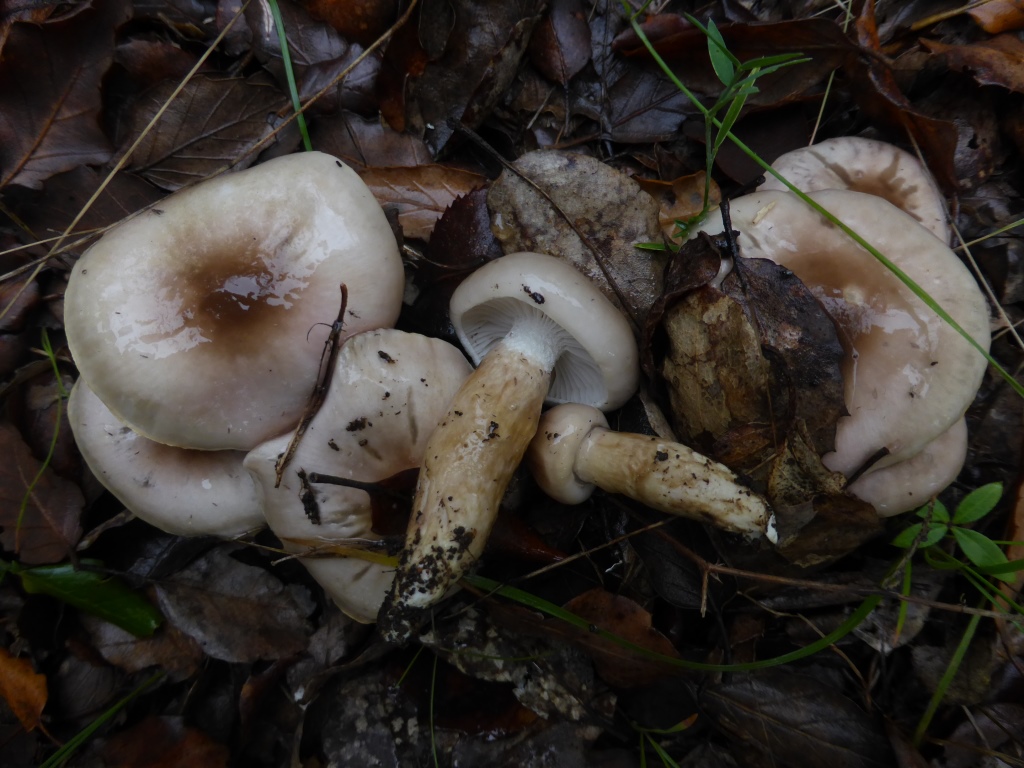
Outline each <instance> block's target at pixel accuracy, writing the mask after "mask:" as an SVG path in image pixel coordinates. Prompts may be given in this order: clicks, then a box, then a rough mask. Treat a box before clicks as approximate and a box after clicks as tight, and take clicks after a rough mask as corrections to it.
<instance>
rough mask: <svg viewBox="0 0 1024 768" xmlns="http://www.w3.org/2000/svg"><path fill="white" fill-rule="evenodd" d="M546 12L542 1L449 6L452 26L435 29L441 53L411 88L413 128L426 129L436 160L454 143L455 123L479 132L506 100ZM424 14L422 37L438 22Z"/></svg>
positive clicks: (464, 1) (459, 1)
mask: <svg viewBox="0 0 1024 768" xmlns="http://www.w3.org/2000/svg"><path fill="white" fill-rule="evenodd" d="M445 5H447V4H445ZM542 6H543V3H542V2H541V1H540V0H508V2H503V3H479V2H474V0H451V2H450V9H449V12H450V14H451V15H452V20H453V22H454V24H453V26H450V27H449V26H448V25H447V24H444V25H442V26H440V27H438V28H437V31H438V32H440V33H441V34H439V35H436V37H437V38H438V40H439V43H438V44H437V47H439V48H440V49H441V50H442V51H443V52H442V53H440V55H439V56H438V57H436V58H434V60H432V61H430V62H429V63H427V64H426V66H425V67H424V69H423V73H422V75H420V76H419V77H418V78H416V79H415V81H413V82H412V83H411V84H410V88H411V96H410V99H411V100H412V101H413V103H414V104H415V107H416V111H417V112H418V118H417V119H416V120H413V121H412V122H413V123H414V124H418V125H420V126H422V127H423V128H424V129H425V133H424V140H425V141H426V142H427V145H428V146H429V147H430V149H431V152H433V153H434V154H435V155H437V154H438V153H439V152H440V151H441V150H442V149H443V148H444V147H445V145H446V144H447V143H448V141H449V139H451V137H452V135H453V133H454V130H455V129H454V127H453V125H452V122H454V123H463V124H464V125H466V126H468V127H470V128H476V127H478V126H479V125H480V124H481V123H482V122H483V121H484V119H485V118H486V117H487V116H488V115H489V114H490V112H491V110H492V109H493V108H494V105H495V104H497V103H498V100H499V99H500V98H501V97H502V96H503V95H504V94H505V91H506V89H507V88H508V86H509V84H510V83H511V82H512V78H513V77H515V74H516V70H517V69H518V67H519V60H520V59H521V58H522V56H523V53H524V52H525V50H526V45H527V43H528V42H529V40H530V34H531V33H532V31H533V27H534V25H535V24H536V23H537V21H538V20H539V18H540V17H539V15H538V14H539V13H540V9H541V7H542ZM425 13H426V12H425V11H421V14H420V24H421V28H420V35H421V37H422V36H423V35H424V27H429V26H433V25H437V24H438V21H439V19H438V18H437V17H431V16H430V15H429V14H427V15H424V14H425ZM427 34H428V36H429V32H428V33H427ZM428 39H429V37H428Z"/></svg>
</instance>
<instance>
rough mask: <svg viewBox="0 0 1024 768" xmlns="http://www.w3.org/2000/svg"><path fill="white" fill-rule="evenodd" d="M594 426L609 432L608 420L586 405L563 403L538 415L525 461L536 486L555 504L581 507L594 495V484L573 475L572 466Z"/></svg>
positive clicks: (573, 468) (573, 469) (574, 472)
mask: <svg viewBox="0 0 1024 768" xmlns="http://www.w3.org/2000/svg"><path fill="white" fill-rule="evenodd" d="M595 427H602V428H604V429H608V420H607V419H606V418H605V417H604V414H603V413H601V412H600V411H599V410H597V409H596V408H592V407H591V406H589V405H580V404H579V403H565V404H563V405H559V406H556V407H555V408H552V409H551V410H549V411H547V412H545V413H544V415H543V416H541V418H540V425H539V426H538V427H537V436H536V437H535V438H534V439H533V441H532V442H531V443H530V447H529V448H528V449H527V451H526V461H527V464H528V466H529V467H530V472H531V473H532V474H533V478H534V479H535V480H536V481H537V485H538V486H540V489H541V490H542V491H544V493H546V494H547V495H548V496H550V497H551V498H553V499H554V500H555V501H560V502H562V503H563V504H582V503H583V502H584V501H586V500H587V499H589V498H590V495H591V494H592V493H593V492H594V488H595V486H594V484H593V483H585V482H582V481H581V480H580V479H579V477H577V476H576V471H575V465H576V457H577V455H578V453H579V449H580V446H581V445H582V444H583V441H584V440H585V439H586V438H587V435H589V434H590V432H591V430H593V429H594V428H595Z"/></svg>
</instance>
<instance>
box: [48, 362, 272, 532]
mask: <svg viewBox="0 0 1024 768" xmlns="http://www.w3.org/2000/svg"><path fill="white" fill-rule="evenodd" d="M68 419H69V421H70V422H71V429H72V431H73V432H74V434H75V442H76V443H77V444H78V450H79V451H80V452H81V454H82V458H83V459H85V463H86V464H88V465H89V469H90V470H92V473H93V474H94V475H95V476H96V479H97V480H99V481H100V482H101V483H102V484H103V486H104V487H105V488H106V489H107V490H108V491H110V492H111V493H112V494H114V496H116V497H117V499H118V500H119V501H120V502H121V503H122V504H124V505H125V507H127V508H128V509H129V510H131V511H132V512H133V513H134V514H135V516H136V517H139V518H141V519H142V520H145V521H146V522H147V523H149V524H150V525H154V526H156V527H157V528H159V529H161V530H163V531H167V532H168V533H174V534H177V535H179V536H224V537H233V536H238V535H240V534H243V533H246V532H248V531H253V530H257V529H259V528H262V527H263V525H264V523H263V513H262V511H261V508H260V501H261V500H260V493H259V490H258V489H257V488H256V484H255V483H254V482H253V479H252V478H251V477H250V476H249V473H248V472H246V471H245V469H244V468H243V467H242V460H243V459H244V458H245V454H244V453H242V452H240V451H196V450H190V449H187V448H174V447H172V446H169V445H161V444H160V443H155V442H153V441H152V440H149V439H147V438H145V437H143V436H142V435H140V434H138V433H137V432H135V431H133V430H132V429H131V428H130V427H128V426H127V425H126V424H124V422H122V421H120V420H119V419H118V418H117V417H116V416H114V414H112V413H111V412H110V410H109V409H108V408H107V407H106V406H105V405H104V404H103V402H102V401H101V400H100V399H99V398H98V397H96V395H95V394H94V393H93V392H92V390H90V389H89V387H88V386H87V385H86V383H85V381H84V380H83V379H79V380H78V381H77V382H76V383H75V386H74V389H72V390H71V398H70V399H69V400H68Z"/></svg>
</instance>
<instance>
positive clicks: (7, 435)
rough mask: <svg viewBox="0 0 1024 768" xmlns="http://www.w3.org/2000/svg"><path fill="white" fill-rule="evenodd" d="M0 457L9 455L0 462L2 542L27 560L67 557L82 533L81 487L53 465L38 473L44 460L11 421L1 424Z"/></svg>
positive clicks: (52, 560)
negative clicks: (35, 480)
mask: <svg viewBox="0 0 1024 768" xmlns="http://www.w3.org/2000/svg"><path fill="white" fill-rule="evenodd" d="M0 456H4V457H5V459H4V460H3V461H0V527H2V529H3V530H0V543H2V544H3V546H4V548H6V549H8V550H10V551H11V552H14V553H15V554H16V555H17V556H18V559H19V560H20V561H21V563H23V564H25V565H42V564H45V563H56V562H58V561H60V560H63V559H64V558H65V557H67V555H68V553H69V552H71V551H72V550H73V549H74V546H75V543H76V542H77V541H78V539H79V538H80V537H81V535H82V528H81V525H80V523H79V520H80V517H81V514H82V508H83V507H84V506H85V500H84V499H83V498H82V492H81V491H80V490H79V489H78V486H76V485H74V484H73V483H70V482H68V481H67V480H64V479H62V478H61V477H59V476H57V475H56V474H54V473H53V472H52V471H51V470H50V469H49V468H47V469H45V470H44V471H43V472H42V474H41V475H39V469H40V467H41V466H42V465H41V464H40V462H39V461H37V460H36V459H35V457H33V456H32V453H31V451H29V448H28V446H27V445H26V444H25V441H24V440H23V439H22V437H21V434H20V433H19V432H18V430H16V429H15V428H14V427H12V426H11V425H10V424H0ZM36 475H39V480H38V482H37V483H36V484H35V486H34V487H32V492H31V493H30V494H28V497H27V499H28V502H27V504H26V505H25V512H24V514H22V513H21V509H22V501H23V500H24V499H25V498H26V493H28V490H29V487H30V485H31V484H32V481H33V479H34V478H35V477H36ZM19 518H20V525H19Z"/></svg>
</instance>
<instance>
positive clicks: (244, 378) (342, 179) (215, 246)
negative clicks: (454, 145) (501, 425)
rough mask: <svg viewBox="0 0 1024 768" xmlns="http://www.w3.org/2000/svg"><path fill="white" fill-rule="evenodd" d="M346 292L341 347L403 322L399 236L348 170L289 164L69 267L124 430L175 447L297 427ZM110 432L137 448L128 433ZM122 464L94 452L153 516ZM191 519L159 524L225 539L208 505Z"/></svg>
mask: <svg viewBox="0 0 1024 768" xmlns="http://www.w3.org/2000/svg"><path fill="white" fill-rule="evenodd" d="M343 283H344V284H345V285H347V287H348V296H349V300H348V304H347V310H346V312H345V316H344V318H342V320H343V321H344V324H343V328H342V330H341V337H342V338H344V337H346V336H348V335H351V334H353V333H357V332H359V331H361V330H365V329H370V328H377V327H382V326H390V325H392V324H393V323H394V321H395V319H396V318H397V316H398V312H399V309H400V307H401V299H402V291H403V285H404V274H403V269H402V263H401V258H400V257H399V254H398V248H397V245H396V242H395V238H394V236H393V234H392V231H391V228H390V226H389V225H388V223H387V220H386V218H385V216H384V214H383V212H382V210H381V209H380V207H379V206H378V205H377V203H376V201H375V200H374V198H373V195H372V194H371V192H370V191H369V189H368V188H367V187H366V185H365V184H363V183H362V181H360V179H359V178H358V176H357V175H356V174H355V172H354V171H352V170H351V169H350V168H348V167H347V166H345V165H344V164H343V163H341V161H339V160H337V159H335V158H333V157H331V156H329V155H325V154H322V153H319V152H310V153H305V154H300V155H290V156H287V157H281V158H277V159H275V160H271V161H268V162H266V163H263V164H262V165H259V166H257V167H255V168H251V169H248V170H245V171H241V172H238V173H233V174H227V175H224V176H221V177H218V178H215V179H212V180H209V181H206V182H203V183H201V184H199V185H197V186H195V187H193V188H191V189H187V190H184V191H181V192H178V193H176V194H174V195H172V196H170V197H168V198H167V199H166V200H164V201H162V202H161V203H160V204H159V206H158V207H156V208H153V209H151V210H149V211H146V212H143V213H141V214H139V215H138V216H136V217H135V218H133V219H130V220H128V221H127V222H125V223H123V224H121V225H119V226H117V227H115V228H114V229H112V230H110V231H109V232H108V233H107V234H105V235H104V236H103V237H102V238H101V239H100V240H99V241H98V242H97V243H96V244H95V245H93V246H92V247H91V248H90V249H89V250H88V251H87V252H86V253H85V254H83V255H82V257H81V259H79V261H78V263H77V264H76V266H75V268H74V270H73V271H72V274H71V278H70V282H69V284H68V288H67V292H66V295H65V305H64V306H65V325H66V330H67V337H68V345H69V347H70V348H71V352H72V354H73V356H74V358H75V362H76V364H77V365H78V368H79V370H80V372H81V376H82V379H83V380H84V381H85V382H86V384H87V385H88V386H89V388H90V389H91V390H92V391H93V392H95V394H96V397H98V399H99V401H100V402H102V404H103V405H104V406H105V407H106V408H107V409H109V411H110V412H111V413H112V414H113V416H115V417H116V418H117V420H119V421H120V422H123V424H124V425H125V426H127V427H129V428H130V429H132V430H134V431H135V432H137V433H138V434H139V435H142V436H144V437H145V438H147V439H149V440H151V441H153V442H154V443H156V444H160V445H163V446H173V447H175V448H180V449H189V450H191V449H196V450H204V451H222V450H224V451H229V452H232V454H233V453H234V452H236V451H246V450H249V449H251V448H253V447H255V446H256V445H258V444H259V443H261V442H262V441H264V440H267V439H270V438H272V437H274V436H276V435H279V434H281V433H283V432H285V431H287V430H289V429H292V428H293V427H295V425H296V424H297V423H298V421H299V419H300V417H301V416H302V414H303V409H304V408H305V407H306V403H307V400H308V399H309V395H310V391H311V390H312V388H313V386H314V384H315V382H316V380H317V376H318V370H319V364H320V358H321V355H322V353H323V351H324V343H325V340H326V339H327V338H328V337H329V334H330V333H331V322H332V321H333V320H334V319H335V318H336V317H337V316H338V312H339V306H340V305H341V303H342V299H341V285H342V284H343ZM83 391H84V390H83ZM101 420H103V421H104V424H106V423H107V421H109V418H108V417H101ZM91 421H93V422H94V426H95V421H96V418H93V417H91ZM104 429H106V431H107V432H110V433H111V439H120V440H121V441H122V442H124V438H123V437H121V438H117V436H116V434H115V433H119V430H120V428H115V427H113V426H106V427H104ZM82 430H83V427H82V425H79V426H76V428H75V431H76V436H77V437H78V439H79V441H80V442H81V443H82V444H83V445H85V444H87V443H88V444H91V445H94V444H95V441H96V440H97V439H98V438H99V436H98V435H97V434H96V433H93V434H92V436H86V435H85V434H84V433H83V431H82ZM140 444H141V443H140ZM117 452H118V451H115V453H117ZM119 452H120V453H122V454H123V453H124V452H125V451H124V450H120V451H119ZM172 453H173V450H171V449H168V450H167V451H162V452H161V455H162V456H167V455H169V454H172ZM109 455H110V452H104V451H100V450H93V449H90V450H89V451H88V452H87V455H86V459H87V461H88V462H89V464H90V466H91V468H92V469H93V471H94V472H95V473H96V475H97V476H98V477H100V478H101V480H102V479H104V478H107V480H106V482H107V484H108V487H110V489H111V490H112V491H113V492H114V493H115V495H117V496H118V497H119V498H121V500H122V501H123V502H124V503H125V504H126V505H127V506H128V507H129V508H130V509H132V510H133V511H135V512H136V513H138V514H139V515H140V516H143V517H145V516H146V509H145V508H144V507H145V505H140V504H137V503H136V502H135V501H134V500H131V501H130V500H129V499H130V497H131V496H132V494H131V493H130V492H131V491H133V490H134V488H132V486H133V485H138V484H140V483H141V484H145V483H146V482H147V480H146V474H145V473H140V472H138V470H136V472H135V474H133V475H132V476H131V479H129V480H125V479H124V478H120V479H118V480H117V481H116V482H114V481H113V480H112V478H113V476H114V474H115V473H116V472H117V470H116V469H114V468H113V467H111V466H110V465H108V464H106V463H105V462H106V458H104V457H107V456H109ZM237 458H238V456H237V455H233V456H232V457H229V459H230V461H229V463H237ZM194 477H198V476H194ZM200 482H202V481H200ZM132 498H134V497H132ZM188 514H189V518H188V521H187V522H185V523H181V524H179V523H177V522H174V521H170V520H169V518H168V517H167V516H166V514H163V513H161V514H159V515H157V516H156V517H154V518H152V519H153V520H154V522H155V524H157V525H163V526H164V527H167V528H168V529H169V530H174V531H175V532H179V533H181V532H193V533H203V532H221V529H220V528H219V527H218V524H216V523H211V527H210V528H207V526H206V524H205V522H203V511H201V510H199V509H193V510H189V511H188ZM236 527H237V526H236Z"/></svg>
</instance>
